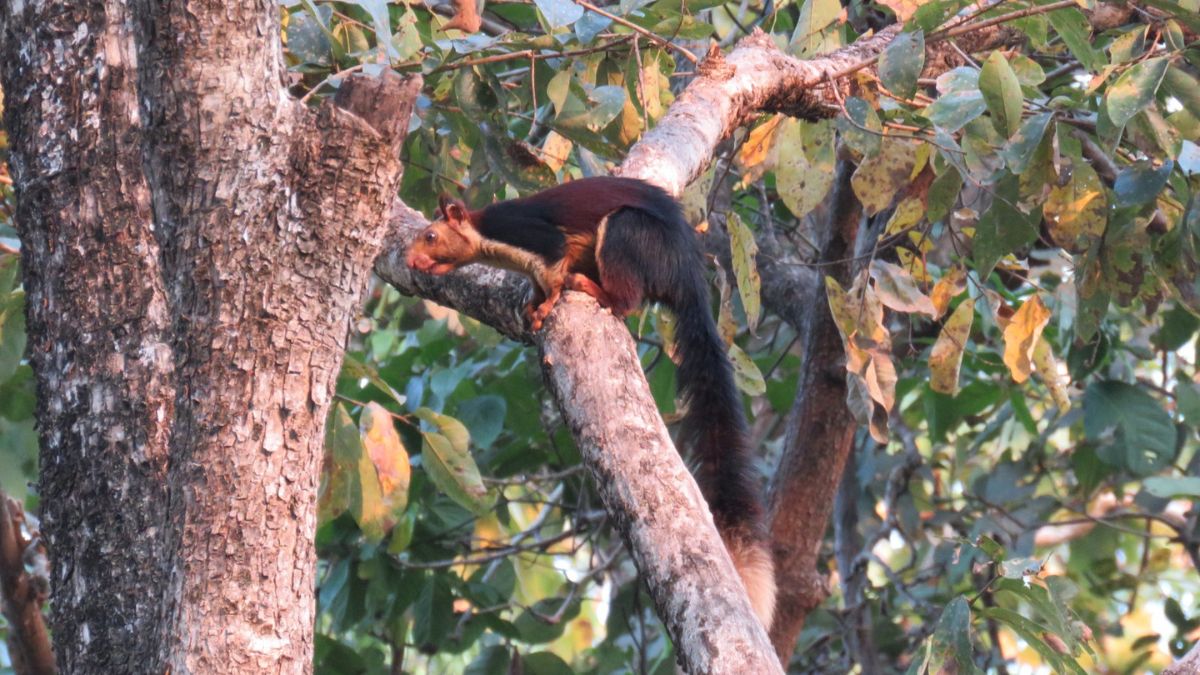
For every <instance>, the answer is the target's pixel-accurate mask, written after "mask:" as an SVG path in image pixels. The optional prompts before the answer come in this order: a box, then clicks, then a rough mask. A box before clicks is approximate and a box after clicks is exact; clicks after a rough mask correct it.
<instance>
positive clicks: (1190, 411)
mask: <svg viewBox="0 0 1200 675" xmlns="http://www.w3.org/2000/svg"><path fill="white" fill-rule="evenodd" d="M1175 405H1176V406H1178V408H1179V413H1180V414H1181V415H1183V419H1184V420H1186V421H1187V423H1188V424H1190V425H1192V426H1194V427H1200V385H1197V384H1195V383H1194V382H1180V383H1179V384H1178V385H1176V386H1175Z"/></svg>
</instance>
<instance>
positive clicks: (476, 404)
mask: <svg viewBox="0 0 1200 675" xmlns="http://www.w3.org/2000/svg"><path fill="white" fill-rule="evenodd" d="M507 413H508V402H507V401H505V400H504V398H503V397H502V396H492V395H489V396H480V397H477V398H473V399H470V400H469V401H463V402H462V403H460V404H459V405H458V410H457V414H458V417H459V419H460V420H462V422H463V424H465V425H466V427H467V429H469V430H470V432H471V439H472V440H474V441H475V447H477V448H480V449H481V450H486V449H488V448H490V447H491V446H492V443H494V442H495V441H496V438H497V437H498V436H500V432H501V431H503V430H504V418H505V416H506V415H507Z"/></svg>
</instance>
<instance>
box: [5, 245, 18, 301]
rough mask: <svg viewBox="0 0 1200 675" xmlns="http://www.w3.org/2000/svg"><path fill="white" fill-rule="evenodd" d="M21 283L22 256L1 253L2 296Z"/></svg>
mask: <svg viewBox="0 0 1200 675" xmlns="http://www.w3.org/2000/svg"><path fill="white" fill-rule="evenodd" d="M19 283H21V256H19V255H16V254H9V253H6V254H0V297H4V296H7V295H8V294H9V293H12V292H13V290H14V289H16V287H17V285H18V284H19Z"/></svg>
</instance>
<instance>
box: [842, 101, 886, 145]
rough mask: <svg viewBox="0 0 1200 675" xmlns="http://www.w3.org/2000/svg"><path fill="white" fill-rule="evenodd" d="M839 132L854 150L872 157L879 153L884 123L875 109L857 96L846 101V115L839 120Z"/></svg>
mask: <svg viewBox="0 0 1200 675" xmlns="http://www.w3.org/2000/svg"><path fill="white" fill-rule="evenodd" d="M837 130H838V132H839V133H840V134H841V135H842V139H843V140H845V141H846V144H847V145H849V146H850V147H851V148H854V150H856V151H858V152H860V153H862V155H863V156H864V157H870V156H872V155H874V154H876V153H878V152H879V143H880V139H881V138H882V136H883V123H882V122H880V121H879V115H878V114H876V113H875V109H874V108H872V107H871V104H870V103H867V102H866V101H864V100H863V99H861V98H858V97H857V96H851V97H850V98H848V99H846V114H845V115H843V116H839V117H838V118H837Z"/></svg>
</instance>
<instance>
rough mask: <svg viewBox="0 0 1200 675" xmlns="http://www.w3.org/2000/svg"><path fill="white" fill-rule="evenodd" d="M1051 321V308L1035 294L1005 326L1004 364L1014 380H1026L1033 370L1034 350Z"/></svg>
mask: <svg viewBox="0 0 1200 675" xmlns="http://www.w3.org/2000/svg"><path fill="white" fill-rule="evenodd" d="M1049 321H1050V310H1049V309H1046V306H1045V305H1043V304H1042V300H1041V298H1040V297H1039V296H1037V295H1035V296H1033V297H1031V298H1029V299H1028V300H1026V301H1025V303H1024V304H1022V305H1021V308H1020V309H1018V310H1017V313H1016V314H1014V315H1013V317H1012V319H1010V320H1009V322H1008V325H1007V326H1005V327H1004V365H1006V366H1008V370H1009V372H1011V373H1012V377H1013V380H1014V381H1016V382H1024V381H1025V380H1028V379H1029V375H1030V373H1032V372H1033V363H1032V359H1033V352H1034V349H1035V348H1036V347H1037V343H1038V340H1040V339H1041V337H1042V329H1043V328H1045V327H1046V323H1047V322H1049Z"/></svg>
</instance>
